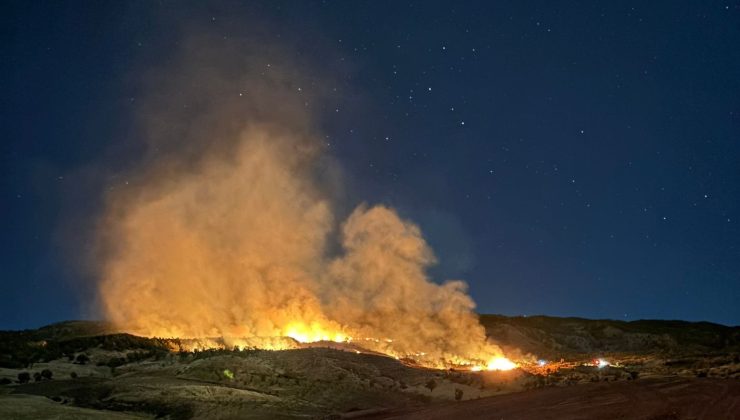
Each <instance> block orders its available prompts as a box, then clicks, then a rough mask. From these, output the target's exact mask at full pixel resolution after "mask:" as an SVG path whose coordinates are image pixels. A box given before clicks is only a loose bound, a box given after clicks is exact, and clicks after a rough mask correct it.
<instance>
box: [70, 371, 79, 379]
mask: <svg viewBox="0 0 740 420" xmlns="http://www.w3.org/2000/svg"><path fill="white" fill-rule="evenodd" d="M69 377H70V378H72V379H77V372H70V373H69Z"/></svg>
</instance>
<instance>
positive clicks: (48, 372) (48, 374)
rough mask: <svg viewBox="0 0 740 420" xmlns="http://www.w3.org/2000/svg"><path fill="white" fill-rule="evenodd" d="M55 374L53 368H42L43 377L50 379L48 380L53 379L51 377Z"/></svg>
mask: <svg viewBox="0 0 740 420" xmlns="http://www.w3.org/2000/svg"><path fill="white" fill-rule="evenodd" d="M53 375H54V374H53V373H52V372H51V370H49V369H44V370H42V371H41V376H42V377H43V378H44V379H48V380H51V377H52V376H53Z"/></svg>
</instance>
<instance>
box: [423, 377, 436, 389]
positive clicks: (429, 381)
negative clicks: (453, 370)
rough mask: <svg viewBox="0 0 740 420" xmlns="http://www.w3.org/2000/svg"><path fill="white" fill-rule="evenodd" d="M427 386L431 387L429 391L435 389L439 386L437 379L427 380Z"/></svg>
mask: <svg viewBox="0 0 740 420" xmlns="http://www.w3.org/2000/svg"><path fill="white" fill-rule="evenodd" d="M424 386H425V387H427V388H429V392H432V391H434V388H436V387H437V381H435V380H434V378H432V379H430V380H428V381H427V383H426V385H424Z"/></svg>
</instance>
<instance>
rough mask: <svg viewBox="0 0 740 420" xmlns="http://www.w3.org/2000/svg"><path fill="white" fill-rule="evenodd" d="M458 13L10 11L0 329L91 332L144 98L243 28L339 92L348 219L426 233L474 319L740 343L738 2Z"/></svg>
mask: <svg viewBox="0 0 740 420" xmlns="http://www.w3.org/2000/svg"><path fill="white" fill-rule="evenodd" d="M457 3H458V2H448V3H447V4H444V3H443V2H421V1H420V2H413V3H404V2H396V1H390V2H375V1H373V2H370V1H368V2H328V1H327V2H297V1H296V2H272V1H270V2H264V3H249V2H247V3H244V4H240V3H225V4H222V5H217V6H216V5H209V6H204V5H198V4H188V3H184V2H157V3H155V2H148V1H147V2H86V3H83V2H48V3H45V2H27V1H18V2H5V3H4V4H3V6H2V9H3V10H2V14H1V15H2V17H0V23H1V25H0V53H1V55H0V57H1V59H0V72H1V73H0V74H1V76H0V87H1V88H2V91H1V92H2V95H1V98H2V99H1V100H0V123H1V124H2V133H3V134H2V142H1V146H0V147H1V149H0V152H1V154H0V156H2V165H1V166H0V168H1V171H2V177H1V180H2V182H1V184H0V193H1V194H2V195H1V199H0V200H1V202H0V203H1V207H0V216H1V220H2V242H0V264H1V267H2V270H1V271H0V276H1V277H2V280H0V296H2V299H1V301H0V328H1V329H10V328H13V329H16V328H28V327H37V326H40V325H44V324H48V323H51V322H56V321H61V320H66V319H78V318H91V317H92V318H94V317H96V314H95V312H94V311H92V310H91V309H90V303H91V301H92V297H93V296H94V286H93V284H94V279H92V278H89V276H88V275H86V274H85V272H84V270H80V269H79V268H78V266H79V265H80V263H79V261H77V259H78V257H79V256H80V255H81V254H84V250H85V249H86V246H87V245H86V236H85V232H86V226H89V225H90V224H92V223H93V221H94V219H95V215H96V214H97V213H98V212H99V208H100V199H101V191H104V190H105V189H107V188H111V187H112V186H115V185H117V184H120V183H123V182H125V179H122V178H120V177H117V176H115V173H116V168H118V167H124V166H125V165H126V164H127V162H133V161H136V159H137V153H136V152H137V151H136V150H135V148H133V149H132V148H129V147H127V144H128V142H129V140H130V136H131V135H132V132H131V130H130V129H129V127H130V122H131V118H132V115H133V114H134V113H135V112H136V107H137V100H136V99H137V97H138V95H139V94H140V92H138V91H137V89H138V88H137V84H136V83H137V77H138V76H139V75H140V74H142V72H145V71H146V69H148V68H150V67H152V66H155V65H157V64H158V63H160V62H161V61H162V60H166V57H167V54H168V52H169V51H171V50H173V49H174V48H175V46H176V45H177V43H178V42H179V41H180V40H181V38H182V32H183V30H187V28H189V27H198V28H201V30H207V31H209V32H210V33H212V34H214V33H215V34H219V35H222V36H223V37H226V38H239V37H244V36H249V34H250V33H251V32H250V31H251V28H252V27H253V25H254V24H256V23H258V24H259V27H260V28H261V31H262V32H261V33H262V34H263V35H262V36H266V37H268V38H270V39H272V40H279V41H280V42H281V43H283V44H286V45H288V46H290V47H291V48H292V49H293V50H294V51H296V54H301V55H305V56H311V57H313V58H314V60H315V61H316V62H318V63H320V65H319V68H318V71H320V72H326V73H327V74H331V75H332V77H333V79H334V81H335V89H334V91H333V93H332V94H331V97H330V100H331V101H332V103H330V104H327V105H326V107H327V109H326V110H325V112H323V113H322V115H323V117H322V118H323V119H322V120H321V123H320V126H321V130H322V132H323V134H325V136H326V137H325V140H326V149H327V152H328V153H329V154H330V155H331V156H333V157H334V158H335V159H336V160H337V161H338V162H339V163H340V164H341V166H342V168H343V171H344V173H345V174H346V179H345V180H344V183H345V190H346V191H347V194H346V197H345V199H346V201H347V207H348V208H351V207H353V206H354V205H356V204H358V203H360V202H362V201H367V202H369V203H382V204H387V205H390V206H392V207H394V208H396V209H397V210H398V211H399V213H400V214H401V215H402V216H403V217H405V218H409V219H411V220H414V221H415V222H416V223H418V224H419V225H420V227H421V229H422V231H423V232H424V234H425V236H426V238H427V239H428V241H429V242H430V244H431V245H432V247H433V248H434V250H435V252H436V255H437V257H438V259H439V264H438V266H436V267H435V268H434V269H433V270H432V271H431V275H432V276H433V277H434V279H435V280H437V281H442V280H445V279H450V278H454V279H464V280H465V281H467V282H468V284H469V286H470V293H471V295H472V297H473V298H474V300H475V301H476V302H477V304H478V311H479V312H482V313H502V314H507V315H535V314H546V315H555V316H579V317H588V318H614V319H624V320H634V319H642V318H659V319H685V320H706V321H712V322H718V323H724V324H730V325H737V324H740V3H738V2H737V1H702V2H698V1H665V2H657V1H656V2H637V1H634V2H611V1H602V2H552V1H506V2H501V1H497V2H479V3H476V2H464V4H457ZM184 28H185V29H184ZM202 28H205V29H202ZM264 64H265V63H254V65H264ZM322 66H323V67H322ZM92 166H95V167H98V168H99V167H106V168H108V169H109V171H108V172H107V173H108V175H107V176H102V177H101V176H93V175H91V173H92V171H90V170H89V168H90V167H92Z"/></svg>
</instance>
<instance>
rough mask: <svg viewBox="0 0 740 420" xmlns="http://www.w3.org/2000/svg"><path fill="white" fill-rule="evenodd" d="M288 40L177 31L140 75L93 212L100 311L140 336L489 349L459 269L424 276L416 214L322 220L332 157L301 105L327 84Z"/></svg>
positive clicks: (395, 349)
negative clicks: (102, 201) (107, 182)
mask: <svg viewBox="0 0 740 420" xmlns="http://www.w3.org/2000/svg"><path fill="white" fill-rule="evenodd" d="M288 56H289V54H286V53H285V52H281V50H280V49H279V48H276V47H275V46H267V45H263V46H255V45H254V43H239V42H235V41H231V42H230V43H229V44H228V45H224V42H223V41H222V40H220V39H205V40H203V39H200V40H190V41H188V42H185V43H184V44H183V47H182V52H181V53H180V55H178V57H177V58H175V59H172V60H171V61H170V63H171V64H169V65H167V66H165V67H164V68H160V69H158V70H155V71H151V72H148V74H147V76H146V77H144V79H145V80H146V81H147V83H146V84H145V91H146V92H147V94H146V95H144V97H143V98H141V99H140V100H139V102H140V103H141V105H139V106H140V112H139V113H138V115H137V116H138V118H139V121H140V123H141V128H142V129H141V133H142V134H141V137H142V139H143V140H144V143H143V144H144V147H143V152H142V156H141V162H140V164H138V165H136V166H135V167H134V168H132V169H131V170H130V171H129V172H128V173H126V174H125V178H126V179H128V180H129V183H128V185H127V186H126V187H125V188H118V189H114V190H112V191H111V192H109V193H108V194H107V196H106V203H107V205H106V210H105V212H104V214H103V216H102V217H101V219H100V223H99V228H98V238H99V241H98V243H99V245H100V247H99V249H100V255H101V265H100V269H99V275H100V283H99V291H100V302H101V307H102V309H103V311H104V313H105V314H106V315H107V317H108V318H109V319H110V320H111V321H113V322H114V323H116V324H117V325H119V326H120V327H121V328H123V329H125V330H127V331H130V332H132V333H136V334H142V335H148V336H166V337H193V338H208V337H242V338H248V339H251V341H250V342H256V343H259V342H260V341H259V340H256V341H255V340H254V339H255V338H265V340H268V338H270V337H280V336H290V337H294V338H296V339H298V340H300V341H317V340H334V341H343V340H348V339H350V337H351V338H352V340H354V341H363V340H364V341H367V342H368V346H369V347H371V348H373V349H376V350H379V351H384V352H386V353H388V354H392V355H396V356H404V357H405V356H413V357H414V358H416V359H417V360H422V361H425V362H426V363H428V364H436V363H467V362H469V361H473V360H475V361H481V360H483V361H487V360H488V359H489V358H491V357H493V356H496V355H499V354H500V350H499V349H498V348H497V347H496V346H494V345H492V344H490V343H488V342H487V341H486V337H485V331H484V329H483V327H482V326H481V325H480V324H479V323H478V320H477V316H476V315H475V313H474V311H473V309H474V303H473V301H472V300H471V299H470V297H469V296H468V295H467V294H466V287H465V284H464V283H462V282H459V281H453V282H447V283H444V284H442V285H438V284H436V283H433V282H431V281H430V280H429V279H428V278H427V275H426V273H425V272H426V268H427V267H428V266H429V265H430V264H432V263H434V255H433V253H432V250H431V249H430V248H429V247H428V245H427V244H426V242H425V241H424V239H423V238H422V234H421V232H420V230H419V228H418V227H417V226H416V225H414V224H413V223H411V222H409V221H405V220H402V219H401V218H399V216H398V215H397V214H396V212H395V211H394V210H393V209H391V208H388V207H383V206H375V207H368V206H366V205H361V206H359V207H358V208H357V209H356V210H355V211H354V212H353V213H352V214H351V215H350V216H349V218H348V219H347V220H346V221H344V222H342V221H339V220H335V218H334V213H335V211H334V201H335V200H334V199H332V197H333V196H334V194H335V192H336V191H335V186H336V185H338V184H339V183H338V182H337V180H338V178H340V177H339V176H338V175H337V174H338V173H339V171H338V170H336V165H335V164H334V163H333V161H332V160H331V158H329V157H327V156H325V155H324V154H323V153H322V152H321V151H322V143H321V142H320V141H319V139H320V138H321V136H320V134H318V132H317V130H316V129H315V128H314V122H315V121H316V120H317V114H316V113H313V112H312V110H317V109H320V106H321V102H322V99H323V97H324V95H325V92H327V91H328V89H326V88H325V86H327V85H326V84H324V83H322V82H321V81H319V80H317V79H312V78H310V77H308V76H307V75H306V74H307V71H306V67H307V65H306V63H296V62H290V61H288V60H287V59H286V57H288ZM298 87H300V88H301V89H300V91H299V90H298V89H297V88H298ZM332 238H338V239H339V241H340V243H341V247H342V249H341V250H340V251H339V252H338V253H337V252H334V253H333V254H332V253H330V252H329V251H328V248H329V246H328V244H329V243H330V240H331V239H332Z"/></svg>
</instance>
